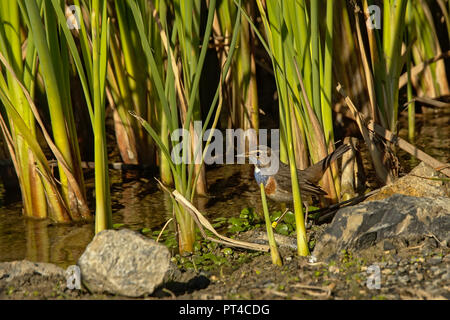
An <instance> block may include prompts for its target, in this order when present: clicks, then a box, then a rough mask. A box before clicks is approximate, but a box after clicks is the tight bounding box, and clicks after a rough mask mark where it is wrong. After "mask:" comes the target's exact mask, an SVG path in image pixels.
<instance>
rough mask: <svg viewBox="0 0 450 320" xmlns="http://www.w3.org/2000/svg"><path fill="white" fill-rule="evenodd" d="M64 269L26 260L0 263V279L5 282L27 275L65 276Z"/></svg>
mask: <svg viewBox="0 0 450 320" xmlns="http://www.w3.org/2000/svg"><path fill="white" fill-rule="evenodd" d="M65 272H66V271H65V270H64V269H62V268H60V267H58V266H56V265H54V264H51V263H44V262H31V261H27V260H20V261H12V262H2V263H0V279H1V280H5V281H6V282H10V281H14V280H17V279H22V278H24V277H27V276H33V275H40V276H42V277H48V278H51V277H56V278H62V279H64V278H65Z"/></svg>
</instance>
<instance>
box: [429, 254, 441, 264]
mask: <svg viewBox="0 0 450 320" xmlns="http://www.w3.org/2000/svg"><path fill="white" fill-rule="evenodd" d="M441 262H442V257H440V256H434V257H433V258H431V259H429V260H428V263H429V264H432V265H435V264H439V263H441Z"/></svg>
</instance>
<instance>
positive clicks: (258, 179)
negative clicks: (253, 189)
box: [254, 166, 270, 186]
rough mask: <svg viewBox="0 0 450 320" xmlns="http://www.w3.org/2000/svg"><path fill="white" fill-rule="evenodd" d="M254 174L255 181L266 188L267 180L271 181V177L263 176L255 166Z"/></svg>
mask: <svg viewBox="0 0 450 320" xmlns="http://www.w3.org/2000/svg"><path fill="white" fill-rule="evenodd" d="M254 174H255V180H256V182H257V183H258V185H260V184H261V183H262V184H263V185H264V186H265V185H266V183H267V180H268V179H269V177H270V176H266V175H263V174H262V172H261V169H259V168H258V167H256V166H255V172H254Z"/></svg>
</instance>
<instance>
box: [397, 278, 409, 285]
mask: <svg viewBox="0 0 450 320" xmlns="http://www.w3.org/2000/svg"><path fill="white" fill-rule="evenodd" d="M398 281H399V282H400V283H401V284H403V285H406V284H407V283H408V282H409V277H408V276H401V277H398Z"/></svg>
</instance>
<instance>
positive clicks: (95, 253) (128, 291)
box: [78, 230, 171, 297]
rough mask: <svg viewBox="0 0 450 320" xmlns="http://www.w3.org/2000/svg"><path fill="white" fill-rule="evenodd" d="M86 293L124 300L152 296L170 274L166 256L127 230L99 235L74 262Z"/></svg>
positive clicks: (164, 250) (162, 249)
mask: <svg viewBox="0 0 450 320" xmlns="http://www.w3.org/2000/svg"><path fill="white" fill-rule="evenodd" d="M78 266H79V267H80V269H81V278H82V281H83V282H84V283H85V284H86V286H87V287H88V289H89V290H91V291H94V292H109V293H112V294H118V295H124V296H128V297H139V296H143V295H148V294H152V293H153V291H154V290H155V288H157V287H158V286H160V285H161V284H162V283H163V281H164V279H165V278H167V273H170V272H171V270H170V253H169V250H168V249H167V248H166V247H165V246H164V245H161V244H158V243H157V242H155V241H153V240H152V239H149V238H147V237H145V236H143V235H141V234H139V233H137V232H134V231H131V230H120V231H115V230H105V231H102V232H99V233H98V234H97V235H96V236H95V237H94V239H93V240H92V242H91V243H90V244H89V245H88V247H87V248H86V251H85V252H84V253H83V255H82V256H81V257H80V259H79V260H78Z"/></svg>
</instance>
